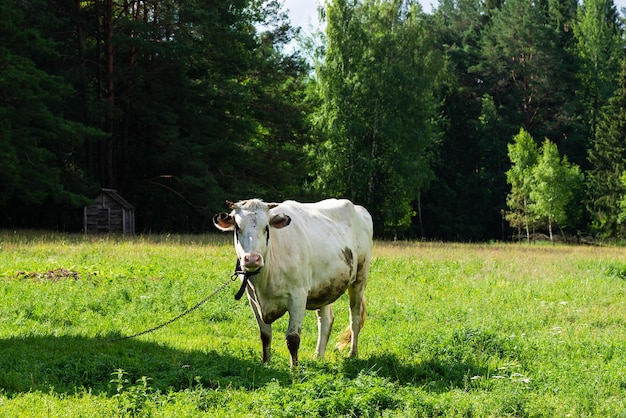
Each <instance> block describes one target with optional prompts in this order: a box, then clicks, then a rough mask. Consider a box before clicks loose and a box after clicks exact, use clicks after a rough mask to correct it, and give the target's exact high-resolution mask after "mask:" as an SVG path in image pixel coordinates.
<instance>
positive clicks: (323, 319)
mask: <svg viewBox="0 0 626 418" xmlns="http://www.w3.org/2000/svg"><path fill="white" fill-rule="evenodd" d="M316 314H317V329H318V334H317V347H316V348H315V358H318V359H320V360H324V354H325V353H326V345H327V344H328V339H329V338H330V330H331V329H332V327H333V321H334V320H335V316H334V315H333V309H332V305H326V306H323V307H321V308H320V309H318V310H317V311H316Z"/></svg>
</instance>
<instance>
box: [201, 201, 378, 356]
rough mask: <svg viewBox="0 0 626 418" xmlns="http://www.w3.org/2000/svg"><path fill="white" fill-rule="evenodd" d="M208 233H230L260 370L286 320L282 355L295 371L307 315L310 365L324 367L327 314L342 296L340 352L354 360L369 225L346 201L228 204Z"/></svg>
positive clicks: (364, 214)
mask: <svg viewBox="0 0 626 418" xmlns="http://www.w3.org/2000/svg"><path fill="white" fill-rule="evenodd" d="M227 204H228V205H229V207H230V209H231V212H230V213H226V212H222V213H218V214H216V215H215V216H214V217H213V223H214V225H215V226H216V227H217V228H218V229H220V230H222V231H234V241H235V251H236V252H237V268H236V273H237V274H239V277H240V279H241V282H242V285H241V291H240V292H243V289H244V288H245V291H246V293H247V296H248V301H249V302H250V306H251V307H252V311H253V313H254V316H255V318H256V321H257V324H258V328H259V332H260V335H261V344H262V348H263V350H262V356H261V360H262V362H263V363H265V362H267V361H269V360H270V357H271V343H272V325H271V324H272V323H273V322H274V321H275V320H277V319H278V318H280V317H282V316H283V315H284V314H285V313H286V312H289V326H288V328H287V337H286V340H287V348H288V350H289V354H290V357H291V359H290V363H291V366H292V367H294V366H296V365H298V349H299V347H300V333H301V330H302V322H303V320H304V315H305V312H306V310H307V309H308V310H315V311H316V314H317V323H318V338H317V346H316V349H315V358H318V359H321V360H323V359H324V353H325V351H326V345H327V343H328V339H329V337H330V332H331V328H332V325H333V320H334V314H333V311H332V306H331V304H332V303H333V302H334V301H335V300H337V299H338V298H339V297H340V296H341V295H342V294H343V293H344V292H345V291H346V290H347V291H348V295H349V299H350V325H349V327H348V328H347V329H346V332H345V334H346V335H347V337H346V338H345V341H344V345H345V346H348V345H349V346H350V353H349V354H350V356H357V345H358V338H359V332H360V331H361V328H362V326H363V322H364V320H365V297H364V291H365V287H366V285H367V277H368V274H369V267H370V258H371V253H372V235H373V226H372V218H371V216H370V214H369V213H368V212H367V210H366V209H365V208H363V207H362V206H358V205H354V204H353V203H352V202H350V201H349V200H345V199H341V200H337V199H328V200H323V201H321V202H317V203H299V202H296V201H292V200H289V201H285V202H282V203H266V202H263V201H262V200H260V199H249V200H243V201H239V202H237V203H232V202H228V201H227Z"/></svg>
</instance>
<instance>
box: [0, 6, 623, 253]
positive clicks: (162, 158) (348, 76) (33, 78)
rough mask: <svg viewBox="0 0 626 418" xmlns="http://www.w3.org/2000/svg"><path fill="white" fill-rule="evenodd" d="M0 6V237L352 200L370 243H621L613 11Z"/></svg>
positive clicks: (619, 82) (196, 220)
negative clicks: (243, 204) (91, 216)
mask: <svg viewBox="0 0 626 418" xmlns="http://www.w3.org/2000/svg"><path fill="white" fill-rule="evenodd" d="M318 12H319V28H320V29H318V30H316V31H314V32H313V33H305V32H303V31H301V30H300V29H299V28H294V27H292V26H291V24H290V22H289V19H288V17H287V14H286V11H285V9H284V6H283V3H282V2H281V1H278V0H230V1H224V0H204V1H197V0H145V1H144V0H84V1H81V0H28V1H26V0H6V1H3V2H0V178H1V179H2V180H1V181H0V228H5V229H6V228H15V229H18V228H33V229H53V230H61V231H80V230H81V228H82V227H83V224H82V222H83V217H82V208H83V206H85V205H86V204H89V202H90V201H91V199H93V198H94V197H95V195H96V194H97V193H98V192H99V190H100V189H102V188H110V189H115V190H117V191H118V192H119V194H120V195H121V196H123V197H124V198H125V199H126V200H128V201H129V202H130V203H132V204H133V205H134V207H135V209H136V218H137V220H136V222H137V229H138V232H142V233H143V232H145V233H151V232H153V233H160V232H184V233H201V232H208V231H211V230H212V228H213V227H212V225H211V221H210V219H211V216H212V215H213V213H215V212H219V211H222V210H223V209H225V203H224V202H225V200H233V201H234V200H239V199H244V198H250V197H258V198H262V199H264V200H266V201H281V200H285V199H295V200H301V201H314V200H318V199H323V198H327V197H345V198H349V199H351V200H353V201H354V202H356V203H359V204H362V205H364V206H365V207H366V208H368V210H369V211H370V213H371V214H372V216H373V218H374V225H375V234H376V236H377V237H378V238H387V239H428V240H446V241H453V240H454V241H488V240H504V241H506V240H517V239H524V240H530V239H531V237H533V236H536V235H537V234H546V235H548V236H549V237H550V238H553V239H556V238H558V237H568V238H570V239H571V238H576V239H582V238H585V239H586V238H593V239H598V240H606V239H609V240H620V239H623V238H625V237H626V56H625V54H624V50H625V47H626V41H625V38H624V28H625V21H624V16H623V12H622V13H620V12H619V11H618V10H617V8H616V6H615V4H614V3H613V1H612V0H582V1H581V2H579V1H577V0H534V1H530V0H439V4H438V5H437V6H436V7H434V8H433V10H432V11H431V12H429V13H424V12H423V10H422V9H421V7H420V5H419V3H418V2H417V1H415V0H327V1H326V2H325V4H324V6H322V7H320V8H319V10H318Z"/></svg>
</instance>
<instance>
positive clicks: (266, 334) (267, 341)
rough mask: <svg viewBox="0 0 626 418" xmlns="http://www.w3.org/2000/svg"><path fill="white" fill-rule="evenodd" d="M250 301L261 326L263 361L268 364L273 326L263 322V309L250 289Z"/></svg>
mask: <svg viewBox="0 0 626 418" xmlns="http://www.w3.org/2000/svg"><path fill="white" fill-rule="evenodd" d="M248 301H249V302H250V306H251V307H252V312H253V313H254V317H255V318H256V323H257V325H258V326H259V333H260V334H261V345H262V347H263V351H262V352H261V361H262V362H263V363H267V362H268V361H270V359H271V358H272V326H271V325H269V324H266V323H265V322H263V319H262V317H261V308H259V305H258V304H257V302H256V299H255V297H254V293H253V292H252V290H250V287H248Z"/></svg>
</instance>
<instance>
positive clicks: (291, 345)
mask: <svg viewBox="0 0 626 418" xmlns="http://www.w3.org/2000/svg"><path fill="white" fill-rule="evenodd" d="M305 311H306V296H304V298H299V299H297V300H292V304H291V307H290V308H289V327H288V328H287V349H288V350H289V354H290V356H291V367H294V366H297V365H298V349H299V348H300V333H301V332H302V322H303V321H304V313H305Z"/></svg>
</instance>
